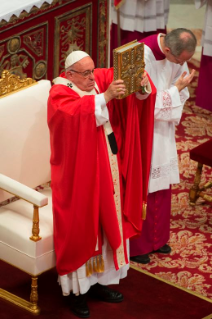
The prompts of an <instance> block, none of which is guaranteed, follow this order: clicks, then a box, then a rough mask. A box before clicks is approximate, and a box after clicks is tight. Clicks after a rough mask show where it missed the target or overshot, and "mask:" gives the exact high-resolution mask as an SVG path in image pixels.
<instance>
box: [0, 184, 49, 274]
mask: <svg viewBox="0 0 212 319" xmlns="http://www.w3.org/2000/svg"><path fill="white" fill-rule="evenodd" d="M40 192H41V193H42V194H43V195H45V196H47V197H48V202H49V204H48V205H47V206H44V207H42V208H40V210H39V211H40V214H39V215H40V224H39V226H40V236H41V237H42V239H41V240H39V241H37V242H34V241H32V240H30V239H29V237H30V236H31V235H32V216H33V205H32V204H30V203H28V202H26V201H24V200H22V199H20V200H18V201H15V202H13V203H10V204H7V205H6V206H3V207H0V216H1V222H0V250H1V258H2V259H3V260H6V261H7V262H9V263H10V264H12V265H16V267H18V268H20V269H22V270H24V271H25V272H27V273H29V274H31V275H38V274H39V273H42V272H43V271H45V270H47V269H50V268H52V265H55V253H54V244H53V219H52V210H51V207H52V203H51V189H50V188H48V189H44V190H42V191H40Z"/></svg>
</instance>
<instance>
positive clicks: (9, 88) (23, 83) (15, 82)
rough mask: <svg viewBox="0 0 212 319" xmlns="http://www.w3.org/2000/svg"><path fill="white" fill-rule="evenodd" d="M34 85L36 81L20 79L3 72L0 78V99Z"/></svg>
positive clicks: (6, 71)
mask: <svg viewBox="0 0 212 319" xmlns="http://www.w3.org/2000/svg"><path fill="white" fill-rule="evenodd" d="M35 83H36V81H35V80H33V79H31V78H25V79H20V77H19V76H17V75H14V74H11V73H10V72H9V71H8V70H4V71H3V72H2V74H1V78H0V98H1V97H3V96H6V95H8V94H10V93H12V92H14V91H18V90H20V89H22V88H26V87H28V86H31V85H33V84H35Z"/></svg>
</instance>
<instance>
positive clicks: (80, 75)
mask: <svg viewBox="0 0 212 319" xmlns="http://www.w3.org/2000/svg"><path fill="white" fill-rule="evenodd" d="M93 71H94V62H93V60H92V59H91V58H90V57H89V56H88V57H85V58H83V59H81V60H80V61H79V62H76V63H75V64H73V66H72V67H70V69H69V71H67V72H66V77H67V79H68V80H70V81H71V82H72V83H74V84H75V85H76V86H77V87H78V88H79V89H80V90H82V91H87V92H90V91H91V90H93V88H94V85H95V78H94V74H93Z"/></svg>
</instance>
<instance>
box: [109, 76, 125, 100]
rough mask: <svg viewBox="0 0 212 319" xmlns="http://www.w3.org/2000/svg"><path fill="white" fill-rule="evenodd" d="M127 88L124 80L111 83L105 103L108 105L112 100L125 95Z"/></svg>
mask: <svg viewBox="0 0 212 319" xmlns="http://www.w3.org/2000/svg"><path fill="white" fill-rule="evenodd" d="M125 93H126V86H125V84H124V81H123V80H116V81H113V82H111V83H110V85H109V87H108V89H107V90H106V91H105V93H104V97H105V101H106V103H108V102H109V101H110V100H112V99H114V98H117V97H119V96H120V94H121V95H125Z"/></svg>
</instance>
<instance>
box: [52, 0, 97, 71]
mask: <svg viewBox="0 0 212 319" xmlns="http://www.w3.org/2000/svg"><path fill="white" fill-rule="evenodd" d="M55 20H56V27H55V43H54V77H56V76H58V75H59V74H60V73H61V72H62V71H64V66H65V59H66V57H67V55H68V54H69V53H70V52H72V51H74V50H83V51H86V52H87V53H88V54H90V55H92V52H91V48H92V38H91V30H92V3H89V4H87V5H85V6H82V7H78V8H77V9H75V10H72V11H69V12H67V13H66V14H63V15H61V16H58V17H56V19H55Z"/></svg>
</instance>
